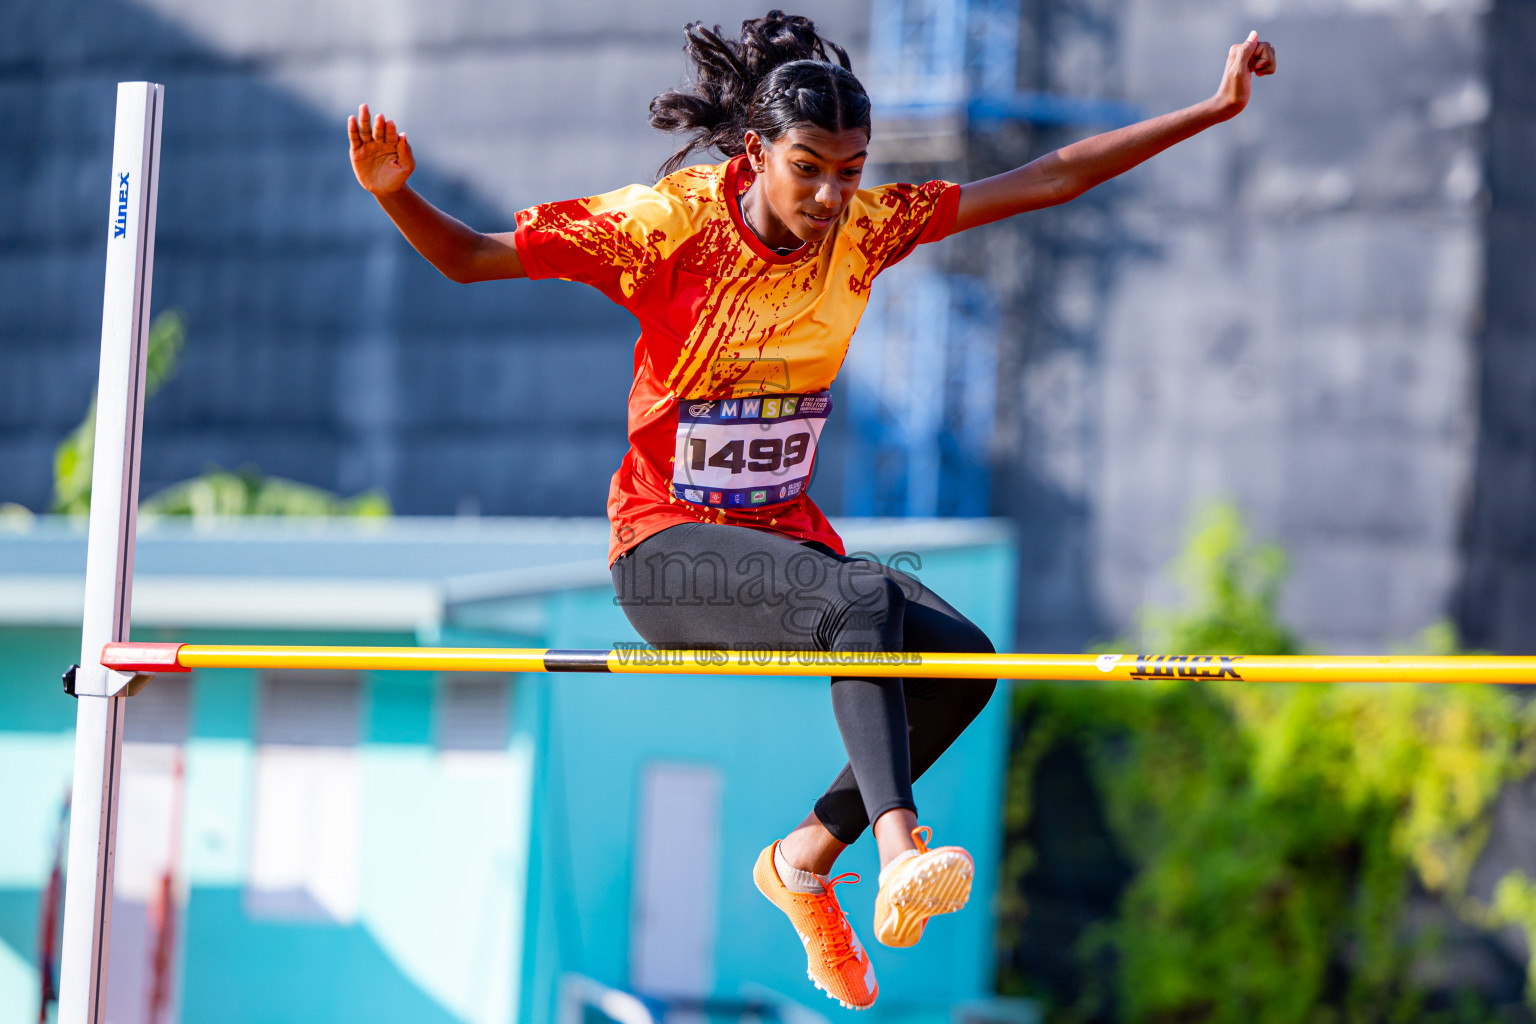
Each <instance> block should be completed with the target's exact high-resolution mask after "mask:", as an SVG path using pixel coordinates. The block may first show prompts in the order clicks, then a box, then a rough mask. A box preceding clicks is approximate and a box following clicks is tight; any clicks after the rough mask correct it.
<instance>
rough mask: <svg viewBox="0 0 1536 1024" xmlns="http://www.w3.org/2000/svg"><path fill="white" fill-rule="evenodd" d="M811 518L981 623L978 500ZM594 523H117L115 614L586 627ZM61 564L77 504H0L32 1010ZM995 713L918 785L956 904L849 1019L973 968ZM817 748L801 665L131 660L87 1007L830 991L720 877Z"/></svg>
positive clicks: (252, 632)
mask: <svg viewBox="0 0 1536 1024" xmlns="http://www.w3.org/2000/svg"><path fill="white" fill-rule="evenodd" d="M841 528H842V530H843V535H844V537H845V539H846V540H847V542H848V546H849V550H850V551H863V552H868V553H870V554H872V555H874V556H876V557H880V558H882V559H890V558H900V559H902V561H901V563H899V564H900V565H901V566H902V567H904V568H906V569H907V570H908V571H910V572H912V573H914V574H915V575H917V576H919V577H920V578H921V579H922V581H923V582H924V583H925V584H927V585H928V586H930V587H932V588H934V589H935V590H937V591H938V592H939V593H941V594H943V595H944V596H945V597H946V598H947V599H948V600H950V601H951V602H952V603H953V604H955V605H956V606H957V607H958V608H960V609H961V610H962V611H963V612H965V613H966V614H967V615H969V616H971V617H972V619H973V620H974V621H976V622H977V624H978V625H980V626H981V627H982V628H983V629H984V630H986V631H987V633H988V634H989V635H990V636H991V637H992V638H993V640H994V642H995V643H996V644H997V645H998V647H999V648H1000V649H1007V648H1008V647H1009V646H1010V644H1009V640H1010V637H1009V634H1008V632H1007V630H1008V626H1007V624H1008V623H1010V622H1011V621H1012V607H1011V606H1012V601H1013V594H1012V586H1013V584H1012V581H1013V580H1014V578H1015V577H1014V565H1013V560H1014V554H1013V548H1012V545H1011V543H1010V540H1009V537H1008V534H1007V532H1006V530H1005V529H1004V528H1003V527H1002V526H1000V525H999V524H997V523H994V522H990V521H982V520H889V521H881V520H866V521H850V522H846V523H843V524H841ZM605 544H606V524H605V523H604V522H602V521H591V520H482V519H455V520H448V519H440V520H410V519H398V520H391V521H377V522H372V521H324V522H318V521H317V522H309V521H293V520H288V521H270V522H267V521H259V520H245V521H231V522H229V523H225V524H219V525H216V526H203V525H198V524H193V523H187V522H174V523H173V522H169V521H160V522H157V523H145V524H141V527H140V538H139V544H138V555H137V571H136V588H135V598H134V638H135V639H140V640H179V641H185V642H205V643H214V642H218V643H240V642H250V643H290V644H292V643H297V644H338V645H340V644H345V645H380V646H385V645H414V644H424V645H453V646H460V645H462V646H508V647H575V648H594V647H595V648H606V647H610V646H613V645H615V644H617V643H622V642H633V641H636V640H637V639H638V638H637V637H636V636H635V634H634V633H633V631H632V630H631V629H630V627H629V625H628V623H627V622H626V621H625V619H624V616H623V613H622V611H621V610H620V609H619V608H617V607H616V606H615V605H614V602H613V597H612V592H611V590H610V588H609V584H608V573H607V568H606V565H605ZM84 559H85V540H84V533H83V528H82V527H77V526H74V525H71V524H68V523H62V522H56V521H49V520H45V519H39V520H36V521H33V522H31V523H28V524H21V525H19V526H15V527H12V528H9V529H6V530H3V531H0V651H3V656H0V779H4V780H5V782H4V786H3V787H0V1019H4V1020H32V1019H35V1018H36V1014H37V1008H38V1001H39V995H40V981H39V972H38V967H37V960H38V957H39V954H40V950H41V948H42V946H43V945H45V944H46V942H47V939H46V937H45V936H44V935H43V934H42V929H41V922H42V921H43V919H44V916H45V914H46V905H47V899H46V890H47V884H48V879H49V874H50V871H51V868H52V865H53V862H54V850H55V844H56V842H57V840H58V836H59V821H60V816H61V805H62V803H63V800H64V797H65V796H66V795H67V792H68V788H69V781H70V772H71V764H72V753H73V736H72V730H73V726H74V704H73V701H72V700H71V699H70V698H69V697H68V696H67V695H65V694H64V693H63V691H62V689H61V686H60V684H59V676H60V672H61V671H62V670H63V669H64V668H65V667H66V666H67V665H68V664H69V663H71V662H73V661H75V660H76V659H77V657H78V644H79V639H78V637H79V630H78V620H79V615H80V602H81V596H82V590H83V585H82V579H83V571H84ZM1006 705H1007V702H1006V700H1005V699H1004V698H1003V696H1002V691H1000V693H999V696H998V697H997V698H995V699H994V700H993V702H992V704H991V705H990V706H989V707H988V709H987V710H986V712H985V713H984V714H983V716H982V717H981V719H979V720H978V721H977V723H976V724H975V725H974V726H973V727H972V728H971V729H970V730H969V731H968V732H967V734H966V735H965V736H964V737H963V738H962V739H961V741H960V742H959V743H958V744H957V745H956V746H955V748H954V749H953V750H952V751H951V752H950V753H949V754H948V755H946V757H945V759H944V760H943V761H942V762H941V763H940V764H939V765H938V766H937V767H936V768H935V769H934V770H933V771H932V772H931V773H930V775H929V776H927V777H926V778H924V779H922V780H921V781H920V782H919V783H918V785H917V796H918V801H919V806H920V812H921V818H922V820H923V821H924V823H926V824H930V825H932V826H933V828H934V833H935V838H936V840H937V841H940V842H954V843H961V844H963V845H965V846H966V847H968V848H969V849H970V850H971V851H972V853H973V854H974V855H975V857H976V863H977V872H978V875H977V878H978V881H977V889H976V895H975V897H974V898H973V900H972V903H971V906H970V907H968V908H967V909H966V910H965V911H964V912H962V913H960V914H956V915H954V916H952V917H949V918H945V919H940V920H938V921H936V922H934V924H933V925H932V926H931V927H930V928H929V930H928V935H927V937H926V938H925V939H924V941H923V942H922V943H921V944H920V945H919V946H918V947H916V948H914V949H911V950H890V949H885V948H884V947H880V946H873V948H872V955H873V958H874V962H875V967H876V970H877V972H878V973H879V976H880V980H881V997H880V1001H879V1003H878V1004H877V1005H876V1007H875V1008H874V1009H873V1010H872V1011H870V1014H869V1016H868V1017H867V1018H865V1019H867V1020H869V1021H871V1022H872V1024H873V1022H875V1021H898V1020H899V1021H908V1020H910V1021H914V1022H916V1021H924V1022H927V1021H933V1022H938V1021H942V1020H948V1019H950V1016H951V1011H952V1009H953V1008H954V1007H956V1006H957V1005H961V1004H969V1005H974V1004H975V1003H976V1001H978V1000H986V999H987V998H988V997H989V995H990V993H991V983H992V977H993V952H992V949H993V943H992V940H993V929H994V924H995V920H994V915H993V908H992V895H993V892H994V890H995V882H994V881H993V880H994V879H995V878H996V877H997V874H998V857H999V853H1000V846H1001V841H1002V825H1001V808H1002V786H1003V774H1004V767H1005V743H1006V718H1007V714H1006V711H1007V708H1006ZM842 761H843V753H842V747H841V742H840V740H839V738H838V734H837V730H836V727H835V724H834V722H833V718H832V714H831V710H830V702H829V699H828V696H827V686H826V682H825V681H824V680H818V679H791V678H740V677H666V676H646V677H638V676H603V675H560V676H546V675H520V676H516V677H506V676H487V675H462V676H460V675H454V674H429V673H393V672H372V673H361V674H349V673H328V674H321V673H304V672H258V671H248V670H204V671H198V672H196V673H193V674H191V675H190V676H172V675H165V676H160V677H157V678H156V679H155V680H153V681H152V682H151V683H150V684H149V685H148V686H147V687H146V688H145V689H144V690H143V691H142V692H141V693H139V694H138V695H136V696H134V697H132V698H129V704H128V715H127V733H126V737H125V741H124V757H123V764H124V769H123V777H122V789H121V793H122V796H121V815H120V820H121V822H122V824H121V827H120V832H119V844H118V858H117V868H116V897H115V902H114V911H113V923H112V930H113V945H112V961H111V970H110V976H109V997H108V1002H109V1007H110V1010H109V1019H110V1020H111V1021H112V1022H113V1024H140V1022H150V1021H154V1022H155V1024H163V1022H166V1021H177V1020H179V1021H186V1022H189V1024H191V1022H198V1024H202V1022H230V1024H246V1022H249V1024H258V1022H259V1024H281V1022H296V1024H297V1022H311V1021H313V1022H320V1021H324V1022H328V1024H339V1022H347V1021H368V1022H369V1024H388V1022H394V1021H401V1022H406V1021H409V1022H412V1024H433V1022H444V1024H448V1022H464V1024H470V1022H473V1024H493V1022H494V1024H510V1022H514V1021H516V1022H528V1024H551V1022H553V1021H555V1020H556V1019H557V1018H561V1019H563V1020H567V1021H568V1020H572V1019H595V1018H592V1016H591V1015H592V1014H594V1013H595V1014H598V1015H599V1016H601V1015H606V1016H610V1017H616V1018H618V1019H621V1020H625V1021H626V1022H628V1021H631V1020H634V1019H642V1018H636V1017H635V1014H636V1013H639V1014H642V1015H644V1014H649V1015H650V1017H651V1019H660V1018H661V1017H662V1016H665V1015H666V1014H667V1013H668V1011H669V1008H670V1011H671V1012H672V1013H673V1014H674V1015H675V1014H679V1013H681V1014H684V1015H686V1016H689V1017H691V1018H692V1019H695V1020H697V1019H701V1018H700V1017H699V1016H698V1015H699V1014H702V1015H706V1016H714V1017H717V1018H718V1017H720V1016H721V1015H724V1016H726V1017H732V1016H741V1015H742V1014H743V1013H748V1012H750V1013H752V1014H755V1015H757V1016H773V1015H777V1016H778V1017H779V1018H780V1019H790V1018H792V1017H793V1018H796V1019H800V1020H806V1021H809V1020H814V1019H816V1017H817V1015H820V1016H824V1017H827V1018H831V1017H833V1016H840V1015H842V1014H843V1013H844V1012H845V1011H843V1010H841V1009H839V1008H838V1007H837V1006H836V1004H834V1003H832V1002H830V1001H829V1000H826V999H825V998H823V997H822V996H821V995H820V993H818V992H816V991H815V990H814V989H813V988H812V986H811V984H810V982H809V981H808V980H807V979H806V977H805V969H804V968H805V963H804V954H803V951H802V949H801V947H800V943H799V942H798V941H797V940H796V937H795V935H794V933H793V931H792V930H791V929H789V928H788V927H787V926H786V925H785V922H784V921H783V919H782V917H781V915H779V913H778V911H776V910H775V909H773V908H772V907H771V906H770V905H769V904H768V903H767V902H766V901H765V900H763V899H762V897H761V896H760V895H759V894H758V893H757V892H756V890H755V889H754V887H753V885H752V882H751V877H750V876H751V866H752V863H753V861H754V859H755V858H756V856H757V853H758V851H759V850H760V849H761V848H762V847H763V846H764V845H765V844H767V843H768V842H769V841H770V840H772V839H773V838H774V837H776V836H778V835H782V834H783V833H784V832H785V831H786V830H787V829H789V828H790V827H792V826H793V825H794V824H795V823H796V822H798V821H799V819H800V818H801V817H802V816H803V815H804V814H805V812H806V810H807V808H808V807H809V806H810V804H811V803H812V801H813V800H814V799H815V797H816V796H817V795H818V794H819V793H820V791H821V789H822V788H823V787H824V786H825V784H826V782H827V781H828V780H829V779H830V778H831V776H832V775H833V774H834V773H835V772H836V771H837V770H838V768H839V767H840V765H841V764H842ZM841 866H842V867H843V869H844V870H854V871H858V872H860V873H861V874H862V875H863V876H864V879H865V880H864V881H863V882H862V883H860V884H858V885H853V886H844V887H843V888H841V889H840V890H839V895H840V896H841V897H842V898H843V902H844V906H845V908H846V909H847V911H848V913H849V915H850V917H851V919H852V920H853V922H854V925H855V927H856V928H857V929H859V930H860V931H861V932H862V933H863V935H864V937H865V938H866V943H867V944H868V940H869V930H870V926H869V921H870V919H871V917H872V914H873V904H874V890H875V886H874V876H875V874H876V869H877V864H876V860H875V852H874V849H873V845H872V843H871V842H870V841H869V840H868V839H867V838H866V839H864V840H861V841H860V843H859V844H857V845H855V846H854V847H853V848H851V849H850V850H849V851H848V853H847V854H846V855H845V858H844V860H843V862H842V865H841ZM624 993H638V994H640V995H641V996H643V997H644V998H643V999H642V1000H638V1001H637V1000H634V999H631V998H629V997H628V996H626V995H624ZM594 1003H595V1004H599V1005H597V1006H596V1007H594V1006H592V1005H588V1004H594ZM576 1014H581V1015H582V1016H581V1017H576V1016H574V1015H576ZM562 1015H563V1017H562ZM679 1019H681V1018H679Z"/></svg>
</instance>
